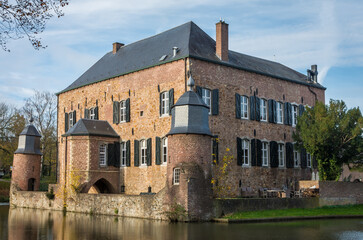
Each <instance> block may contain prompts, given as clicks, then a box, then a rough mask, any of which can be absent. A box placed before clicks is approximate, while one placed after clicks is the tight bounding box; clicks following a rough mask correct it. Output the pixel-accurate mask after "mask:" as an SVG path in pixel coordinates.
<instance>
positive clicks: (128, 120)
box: [126, 98, 130, 122]
mask: <svg viewBox="0 0 363 240" xmlns="http://www.w3.org/2000/svg"><path fill="white" fill-rule="evenodd" d="M126 122H130V98H128V99H126Z"/></svg>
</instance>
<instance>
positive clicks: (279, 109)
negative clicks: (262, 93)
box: [276, 102, 284, 124]
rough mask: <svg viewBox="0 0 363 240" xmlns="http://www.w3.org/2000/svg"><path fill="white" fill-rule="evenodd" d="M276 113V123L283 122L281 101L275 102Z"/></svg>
mask: <svg viewBox="0 0 363 240" xmlns="http://www.w3.org/2000/svg"><path fill="white" fill-rule="evenodd" d="M276 114H277V119H276V120H277V123H280V124H282V123H283V122H284V119H283V116H284V115H283V110H282V103H281V102H277V103H276Z"/></svg>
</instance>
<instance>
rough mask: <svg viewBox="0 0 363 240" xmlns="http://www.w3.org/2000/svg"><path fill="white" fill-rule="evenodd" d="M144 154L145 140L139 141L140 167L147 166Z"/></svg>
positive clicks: (145, 150)
mask: <svg viewBox="0 0 363 240" xmlns="http://www.w3.org/2000/svg"><path fill="white" fill-rule="evenodd" d="M146 153H147V143H146V140H141V141H140V165H141V166H146V165H147V159H146Z"/></svg>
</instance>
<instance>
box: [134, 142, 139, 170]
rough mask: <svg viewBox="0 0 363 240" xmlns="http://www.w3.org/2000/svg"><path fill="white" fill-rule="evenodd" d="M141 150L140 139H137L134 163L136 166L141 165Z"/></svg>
mask: <svg viewBox="0 0 363 240" xmlns="http://www.w3.org/2000/svg"><path fill="white" fill-rule="evenodd" d="M139 151H140V148H139V141H138V140H135V141H134V165H135V167H138V166H139V165H140V164H139V160H140V159H139V158H140V155H139Z"/></svg>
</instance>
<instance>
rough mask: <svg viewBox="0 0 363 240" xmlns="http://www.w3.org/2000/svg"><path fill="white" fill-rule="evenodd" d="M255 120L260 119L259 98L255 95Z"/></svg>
mask: <svg viewBox="0 0 363 240" xmlns="http://www.w3.org/2000/svg"><path fill="white" fill-rule="evenodd" d="M255 114H256V115H255V120H256V121H260V120H261V99H260V98H258V97H256V96H255Z"/></svg>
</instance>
